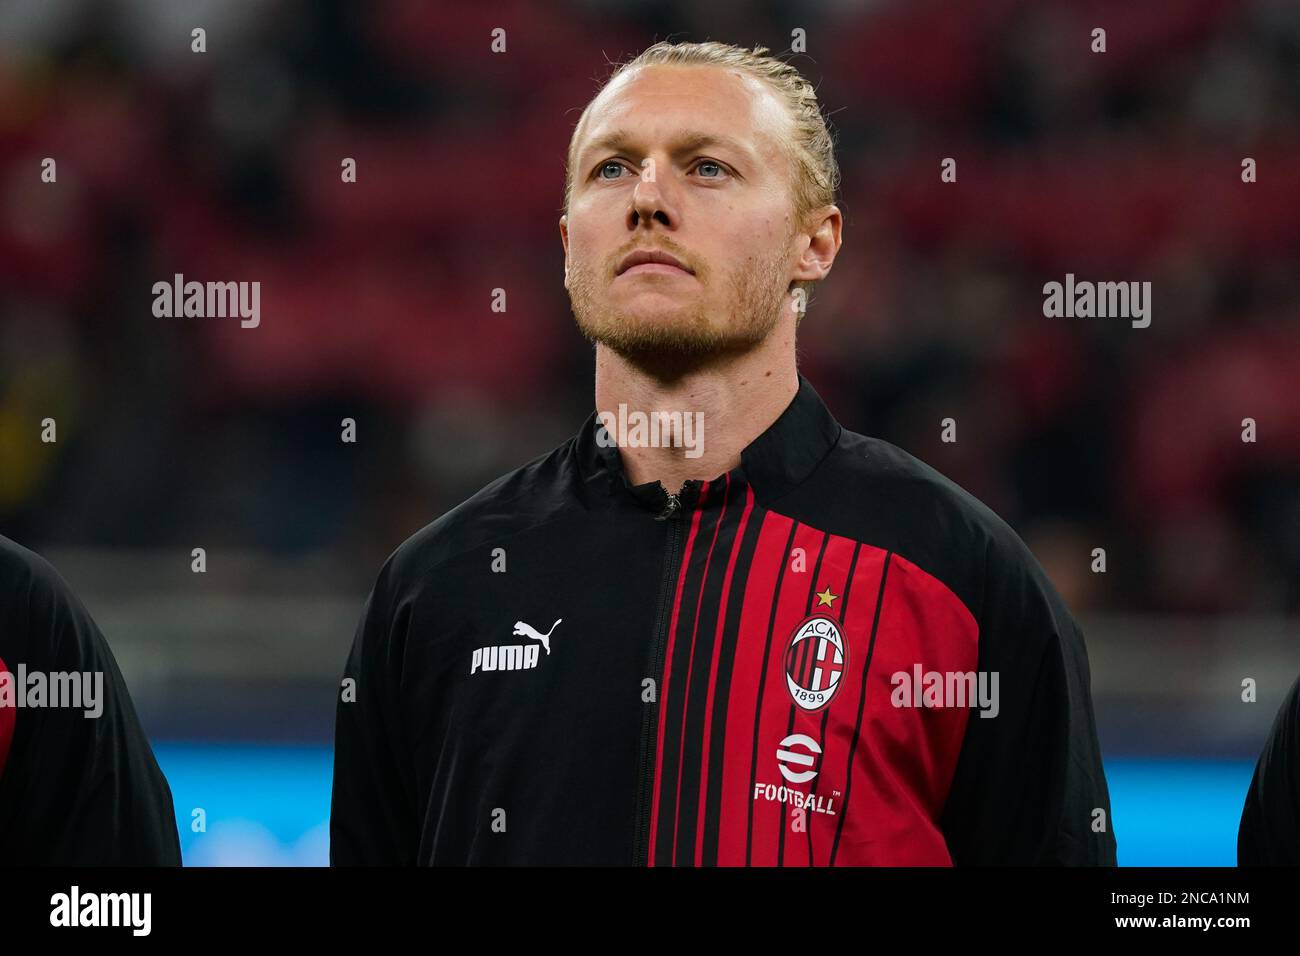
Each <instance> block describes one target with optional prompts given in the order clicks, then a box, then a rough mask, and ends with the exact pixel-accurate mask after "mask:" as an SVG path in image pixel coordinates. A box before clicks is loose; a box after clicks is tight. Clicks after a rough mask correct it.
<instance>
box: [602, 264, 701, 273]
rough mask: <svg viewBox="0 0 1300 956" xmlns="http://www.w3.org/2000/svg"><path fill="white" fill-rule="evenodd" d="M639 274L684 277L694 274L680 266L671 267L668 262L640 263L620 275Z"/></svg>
mask: <svg viewBox="0 0 1300 956" xmlns="http://www.w3.org/2000/svg"><path fill="white" fill-rule="evenodd" d="M639 272H659V273H662V274H664V275H683V276H688V275H691V274H692V273H690V272H688V271H687V270H685V269H682V268H680V267H678V266H670V265H669V264H668V263H666V262H638V263H637V264H636V265H634V266H629V267H628V268H626V269H624V270H623V271H622V272H620V273H619V275H621V276H625V275H629V274H635V273H639Z"/></svg>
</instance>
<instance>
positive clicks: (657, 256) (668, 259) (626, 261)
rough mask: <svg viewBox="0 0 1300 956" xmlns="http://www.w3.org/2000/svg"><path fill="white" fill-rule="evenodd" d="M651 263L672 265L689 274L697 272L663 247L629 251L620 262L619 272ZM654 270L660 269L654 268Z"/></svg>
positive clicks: (620, 273) (619, 273)
mask: <svg viewBox="0 0 1300 956" xmlns="http://www.w3.org/2000/svg"><path fill="white" fill-rule="evenodd" d="M651 263H657V264H659V265H665V266H672V267H674V268H677V269H680V270H681V271H682V272H685V273H687V274H688V275H694V274H695V273H694V272H693V271H692V270H691V269H690V268H689V267H687V265H686V264H685V263H684V262H682V261H681V260H680V259H678V258H677V257H676V256H674V255H672V254H671V253H668V252H664V251H663V250H662V249H634V250H633V251H632V252H630V253H628V254H627V255H626V256H624V257H623V261H622V262H620V263H619V266H618V273H617V274H618V275H622V274H623V273H624V272H627V271H628V270H629V269H632V268H634V267H636V266H639V265H647V264H651ZM654 271H659V270H654Z"/></svg>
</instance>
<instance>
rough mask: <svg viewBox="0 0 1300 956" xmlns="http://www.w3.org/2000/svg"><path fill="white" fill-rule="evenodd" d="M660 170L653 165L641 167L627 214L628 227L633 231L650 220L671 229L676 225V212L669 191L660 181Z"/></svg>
mask: <svg viewBox="0 0 1300 956" xmlns="http://www.w3.org/2000/svg"><path fill="white" fill-rule="evenodd" d="M661 173H662V169H661V168H660V169H657V168H656V165H655V164H648V165H646V166H643V167H642V170H641V175H640V178H639V180H638V182H637V184H636V187H635V188H634V189H633V190H632V208H631V210H630V211H629V214H628V225H629V226H630V227H631V228H633V229H635V228H637V226H640V225H641V224H642V223H646V222H649V221H651V220H655V221H658V222H659V223H660V224H662V225H665V226H669V227H673V226H675V225H676V224H677V211H676V207H675V204H674V201H673V200H672V198H671V197H670V195H669V192H670V190H668V189H665V188H664V184H663V183H662V182H661V181H660V179H661V175H660V174H661Z"/></svg>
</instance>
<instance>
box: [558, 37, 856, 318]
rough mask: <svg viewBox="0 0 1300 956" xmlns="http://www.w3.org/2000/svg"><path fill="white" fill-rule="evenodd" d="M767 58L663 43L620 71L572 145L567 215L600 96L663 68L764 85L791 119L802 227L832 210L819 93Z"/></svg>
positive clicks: (714, 45) (726, 47) (831, 169)
mask: <svg viewBox="0 0 1300 956" xmlns="http://www.w3.org/2000/svg"><path fill="white" fill-rule="evenodd" d="M768 52H769V51H768V49H767V47H762V46H755V47H754V48H753V49H752V50H747V49H745V48H744V47H739V46H734V45H732V44H730V43H718V42H716V41H709V42H706V43H671V42H669V41H667V40H662V41H660V42H658V43H656V44H654V45H653V46H651V47H647V48H646V49H645V50H644V51H642V52H641V53H640V54H638V55H637V56H636V57H634V58H633V59H631V60H628V61H626V62H625V63H622V64H620V65H619V66H617V67H616V68H615V70H614V72H613V73H611V74H610V76H609V78H608V79H607V80H606V81H605V82H604V84H602V85H601V88H600V90H597V91H596V96H593V97H592V99H591V102H590V103H588V104H587V106H586V108H585V109H584V110H583V111H582V116H581V117H579V118H578V122H577V124H576V125H575V126H574V128H573V135H572V136H571V137H570V139H569V155H568V159H567V161H566V162H565V170H564V211H565V213H566V214H567V213H568V211H569V199H570V197H571V196H572V194H573V166H574V159H575V156H574V148H575V147H576V146H577V137H578V130H579V129H581V127H582V124H583V121H584V120H585V119H586V117H587V112H588V111H589V110H590V109H591V104H592V103H594V102H595V101H596V98H597V97H599V95H600V92H601V90H604V88H605V87H606V86H608V85H609V84H610V83H612V82H613V81H614V80H615V79H617V78H618V77H619V76H620V75H622V74H623V73H625V72H626V71H628V70H632V69H636V68H637V67H643V66H659V65H678V66H719V67H729V68H732V69H736V70H740V71H742V72H744V73H747V74H749V75H750V76H753V77H756V78H757V79H759V80H762V81H764V82H766V83H767V84H768V86H769V87H770V88H771V89H772V90H773V91H774V92H775V93H776V94H777V96H778V97H779V98H780V99H781V101H782V102H783V103H784V104H785V106H786V110H787V112H788V113H789V115H790V119H791V133H792V137H791V142H789V143H783V144H781V145H782V147H783V148H784V149H785V151H786V154H787V155H788V156H789V158H790V162H791V166H792V170H791V173H792V175H791V195H792V197H793V201H794V210H795V216H796V219H797V221H798V222H799V223H800V224H801V225H802V224H804V221H805V219H806V218H807V216H808V214H809V213H811V212H812V211H813V210H816V209H821V208H822V207H824V206H830V205H833V204H834V203H835V199H836V193H837V191H838V190H839V186H840V168H839V164H838V163H837V162H836V161H835V141H834V137H833V135H832V133H831V130H830V128H829V126H828V125H827V123H826V119H825V117H824V116H823V115H822V111H821V105H820V104H819V103H818V101H817V91H816V90H815V89H814V88H813V85H812V83H810V82H809V81H808V80H807V79H806V78H805V77H804V75H803V74H802V73H800V72H799V71H798V70H797V69H796V68H795V67H793V66H791V65H790V64H789V63H786V62H785V61H783V60H779V59H777V58H776V57H773V56H769V55H768ZM794 285H795V286H796V287H798V288H802V289H803V290H804V295H805V302H806V301H807V300H808V298H810V297H811V295H812V290H813V289H814V288H815V287H816V285H817V284H816V283H815V282H812V281H800V282H795V283H794Z"/></svg>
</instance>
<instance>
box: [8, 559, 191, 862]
mask: <svg viewBox="0 0 1300 956" xmlns="http://www.w3.org/2000/svg"><path fill="white" fill-rule="evenodd" d="M180 863H181V855H180V841H179V837H178V834H177V830H176V816H175V811H174V809H173V806H172V796H171V790H170V788H169V787H168V785H167V780H166V778H165V777H164V776H163V774H162V771H161V770H160V769H159V768H158V764H157V762H156V761H155V759H154V755H153V750H152V748H151V747H150V745H149V740H148V738H147V737H146V736H145V733H144V731H143V729H142V728H141V726H140V721H139V719H138V717H137V716H136V712H135V708H134V706H133V705H132V703H131V698H130V695H129V693H128V691H127V688H126V684H125V682H124V681H123V679H122V675H121V673H120V672H119V670H118V668H117V663H116V661H115V660H114V658H113V654H112V652H111V651H110V649H109V646H108V643H107V641H105V639H104V636H103V634H102V633H100V630H99V628H98V627H97V626H96V625H95V622H94V621H93V620H92V619H91V617H90V614H89V613H88V612H87V611H86V609H85V607H84V606H83V605H82V604H81V602H80V601H79V600H78V599H77V597H76V595H75V594H73V593H72V590H71V589H70V588H69V587H68V585H67V583H66V582H65V581H64V580H63V578H62V577H60V576H59V574H58V572H57V571H55V569H54V568H53V567H52V566H51V565H50V564H49V562H47V561H46V560H45V559H44V558H42V557H40V556H39V555H37V554H35V553H33V552H32V551H29V550H27V549H26V548H24V547H22V546H20V545H18V544H16V543H15V542H13V541H11V540H9V539H8V538H5V537H3V536H0V865H59V866H78V865H128V866H131V865H143V866H179V865H180Z"/></svg>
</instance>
